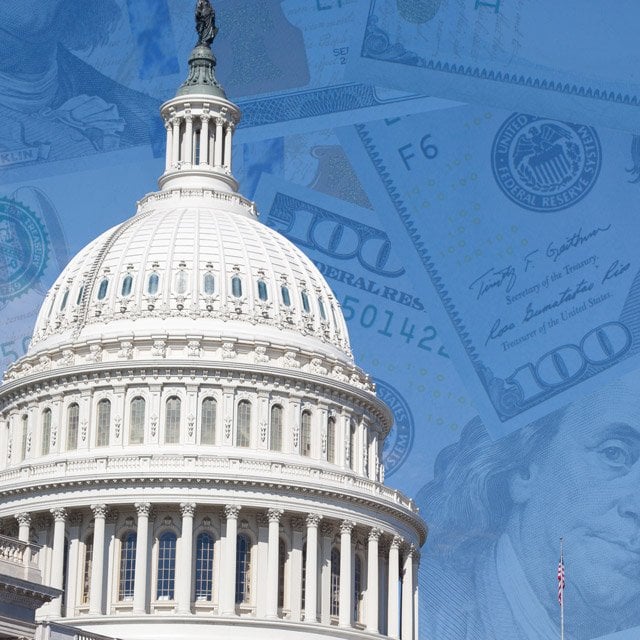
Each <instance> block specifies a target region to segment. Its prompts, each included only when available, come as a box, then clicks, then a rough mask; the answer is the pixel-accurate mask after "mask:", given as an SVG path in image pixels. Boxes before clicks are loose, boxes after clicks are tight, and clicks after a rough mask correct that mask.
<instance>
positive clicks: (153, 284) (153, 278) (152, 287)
mask: <svg viewBox="0 0 640 640" xmlns="http://www.w3.org/2000/svg"><path fill="white" fill-rule="evenodd" d="M159 286H160V276H159V275H158V274H157V273H152V274H151V275H150V276H149V285H148V286H147V292H148V293H149V295H150V296H155V295H156V293H158V287H159Z"/></svg>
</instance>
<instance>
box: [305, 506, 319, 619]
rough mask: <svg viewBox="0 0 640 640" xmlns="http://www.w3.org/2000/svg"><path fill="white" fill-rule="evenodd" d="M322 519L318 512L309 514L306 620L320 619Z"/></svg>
mask: <svg viewBox="0 0 640 640" xmlns="http://www.w3.org/2000/svg"><path fill="white" fill-rule="evenodd" d="M321 519H322V517H321V516H319V515H318V514H317V513H310V514H309V515H308V516H307V559H306V575H305V578H306V579H305V584H304V592H305V596H304V620H305V622H317V621H318V524H320V520H321Z"/></svg>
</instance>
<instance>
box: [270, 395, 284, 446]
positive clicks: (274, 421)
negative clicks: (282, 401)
mask: <svg viewBox="0 0 640 640" xmlns="http://www.w3.org/2000/svg"><path fill="white" fill-rule="evenodd" d="M282 413H283V410H282V407H281V406H280V405H279V404H274V405H273V407H271V429H270V431H271V433H270V434H269V435H270V439H269V448H270V449H271V451H282Z"/></svg>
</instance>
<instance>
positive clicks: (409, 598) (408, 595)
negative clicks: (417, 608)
mask: <svg viewBox="0 0 640 640" xmlns="http://www.w3.org/2000/svg"><path fill="white" fill-rule="evenodd" d="M413 554H414V547H413V545H411V546H410V547H408V548H407V551H406V553H405V556H404V565H403V572H402V640H413Z"/></svg>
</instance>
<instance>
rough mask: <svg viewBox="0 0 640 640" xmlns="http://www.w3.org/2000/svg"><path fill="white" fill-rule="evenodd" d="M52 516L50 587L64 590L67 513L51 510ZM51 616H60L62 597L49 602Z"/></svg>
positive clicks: (57, 509) (62, 510) (60, 509)
mask: <svg viewBox="0 0 640 640" xmlns="http://www.w3.org/2000/svg"><path fill="white" fill-rule="evenodd" d="M51 514H52V515H53V521H54V522H53V550H52V557H51V580H50V582H51V586H52V587H53V588H54V589H64V584H63V582H64V527H65V520H66V519H67V512H66V510H65V509H64V508H62V507H58V508H56V509H51ZM50 611H51V615H53V616H54V617H56V616H60V615H61V614H62V597H59V598H56V599H55V600H52V601H51V609H50Z"/></svg>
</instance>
